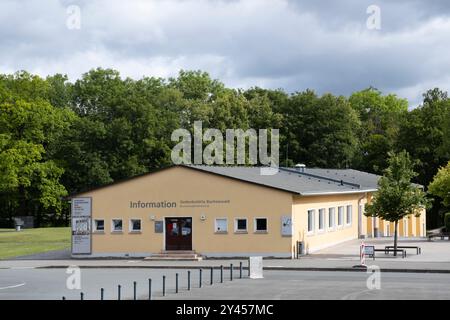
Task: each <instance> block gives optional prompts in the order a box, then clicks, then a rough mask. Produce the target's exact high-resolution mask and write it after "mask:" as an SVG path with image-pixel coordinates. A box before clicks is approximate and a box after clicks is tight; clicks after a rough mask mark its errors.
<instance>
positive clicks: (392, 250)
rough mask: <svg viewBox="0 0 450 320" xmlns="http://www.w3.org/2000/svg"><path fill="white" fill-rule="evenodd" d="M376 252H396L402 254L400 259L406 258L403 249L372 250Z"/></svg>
mask: <svg viewBox="0 0 450 320" xmlns="http://www.w3.org/2000/svg"><path fill="white" fill-rule="evenodd" d="M374 251H376V252H384V254H388V253H389V252H398V253H401V254H402V258H406V250H404V249H387V248H384V249H374Z"/></svg>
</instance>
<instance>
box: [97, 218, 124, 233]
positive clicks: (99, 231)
mask: <svg viewBox="0 0 450 320" xmlns="http://www.w3.org/2000/svg"><path fill="white" fill-rule="evenodd" d="M97 221H103V230H98V229H97ZM93 225H94V230H93V231H94V232H96V233H105V227H106V223H105V219H94V223H93ZM122 227H123V226H122Z"/></svg>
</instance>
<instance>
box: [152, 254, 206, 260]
mask: <svg viewBox="0 0 450 320" xmlns="http://www.w3.org/2000/svg"><path fill="white" fill-rule="evenodd" d="M144 260H151V261H201V260H202V257H200V256H198V255H196V254H195V255H179V254H177V255H161V254H155V255H152V256H150V257H146V258H144Z"/></svg>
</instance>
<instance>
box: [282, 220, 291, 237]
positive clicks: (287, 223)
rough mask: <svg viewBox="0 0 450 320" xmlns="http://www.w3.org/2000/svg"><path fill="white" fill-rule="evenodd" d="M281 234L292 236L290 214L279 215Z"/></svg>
mask: <svg viewBox="0 0 450 320" xmlns="http://www.w3.org/2000/svg"><path fill="white" fill-rule="evenodd" d="M281 235H282V236H292V218H291V216H282V217H281Z"/></svg>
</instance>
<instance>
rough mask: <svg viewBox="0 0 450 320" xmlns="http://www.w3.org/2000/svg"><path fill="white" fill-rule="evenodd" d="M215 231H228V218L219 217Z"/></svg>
mask: <svg viewBox="0 0 450 320" xmlns="http://www.w3.org/2000/svg"><path fill="white" fill-rule="evenodd" d="M214 228H215V230H214V231H215V232H218V233H220V232H222V233H225V232H227V231H228V220H227V219H226V218H217V219H216V224H215V226H214Z"/></svg>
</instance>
